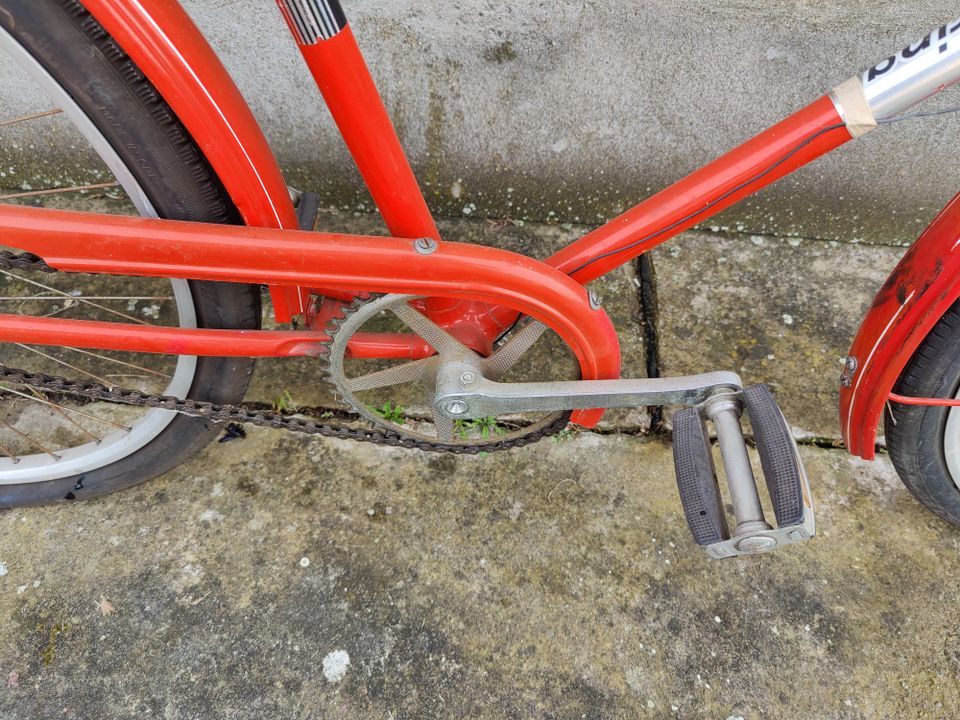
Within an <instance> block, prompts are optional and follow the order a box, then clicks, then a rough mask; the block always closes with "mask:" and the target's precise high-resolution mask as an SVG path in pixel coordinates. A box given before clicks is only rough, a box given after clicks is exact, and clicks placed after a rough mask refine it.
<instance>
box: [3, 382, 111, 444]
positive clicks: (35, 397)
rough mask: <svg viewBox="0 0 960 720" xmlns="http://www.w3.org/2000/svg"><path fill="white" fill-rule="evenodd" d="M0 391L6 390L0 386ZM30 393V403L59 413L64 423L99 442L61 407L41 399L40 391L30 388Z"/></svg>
mask: <svg viewBox="0 0 960 720" xmlns="http://www.w3.org/2000/svg"><path fill="white" fill-rule="evenodd" d="M0 389H6V388H3V387H2V386H0ZM30 392H31V393H32V394H33V397H28V398H27V399H28V400H31V401H34V402H38V403H40V404H41V405H46V406H48V407H51V408H53V410H54V411H55V412H57V413H59V414H60V416H61V417H63V419H64V420H66V421H67V422H68V423H70V424H71V425H75V426H76V427H77V428H78V429H79V430H80V432H82V433H83V434H84V435H86V436H87V437H88V438H90V439H91V440H93V441H94V442H95V443H98V442H100V438H99V437H97V436H96V435H94V434H93V433H92V432H90V431H89V430H87V429H86V428H85V427H84V426H83V425H81V424H80V423H78V422H77V421H76V420H74V419H73V418H72V417H70V416H69V415H67V412H66V410H65V409H64V408H63V407H62V406H60V405H57V403H55V402H51V401H50V400H47V399H46V398H45V397H41V396H40V391H39V390H37V389H36V388H34V387H32V388H30ZM14 394H17V395H20V394H21V393H14Z"/></svg>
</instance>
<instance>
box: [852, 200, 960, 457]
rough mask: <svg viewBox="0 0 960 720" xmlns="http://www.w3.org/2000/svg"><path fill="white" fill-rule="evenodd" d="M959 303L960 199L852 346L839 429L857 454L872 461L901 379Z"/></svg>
mask: <svg viewBox="0 0 960 720" xmlns="http://www.w3.org/2000/svg"><path fill="white" fill-rule="evenodd" d="M958 297H960V195H958V196H957V197H955V198H954V199H953V200H952V201H950V204H949V205H947V207H946V208H944V210H943V211H942V212H941V213H940V214H939V215H938V216H937V218H936V220H934V221H933V223H932V224H931V225H930V227H928V228H927V229H926V230H925V231H924V233H923V235H921V236H920V238H919V239H918V240H917V242H916V243H915V244H914V245H913V247H911V248H910V250H908V251H907V254H906V255H904V256H903V259H901V260H900V263H899V264H898V265H897V267H896V268H895V269H894V271H893V273H892V274H891V275H890V277H889V278H888V279H887V282H886V283H884V286H883V287H882V288H881V290H880V292H879V293H878V294H877V297H876V298H875V299H874V301H873V305H872V306H871V307H870V310H869V311H868V312H867V316H866V318H864V321H863V324H862V325H861V327H860V332H858V333H857V338H856V340H854V342H853V347H852V348H851V350H850V357H851V358H853V360H850V361H848V369H847V371H846V372H845V373H844V377H843V386H842V387H841V390H840V427H841V431H842V433H843V438H844V441H845V442H846V445H847V449H848V450H849V451H850V452H851V453H852V454H854V455H859V456H860V457H862V458H864V459H866V460H872V459H873V457H874V448H875V445H876V438H877V426H878V425H879V423H880V418H881V415H882V413H883V410H884V406H885V404H886V401H887V398H888V397H889V395H890V392H891V391H892V390H893V387H894V385H895V384H896V382H897V378H899V377H900V373H901V372H902V371H903V368H904V367H905V366H906V364H907V363H908V362H909V360H910V358H911V357H913V353H914V352H915V351H916V349H917V348H918V347H919V346H920V343H921V342H923V339H924V338H925V337H926V336H927V334H928V333H929V332H930V330H931V329H933V326H934V325H936V323H937V321H938V320H939V319H940V318H941V317H943V314H944V313H945V312H946V311H947V309H948V308H949V307H950V306H951V305H952V304H953V303H954V301H956V300H957V298H958ZM854 363H855V368H854V369H853V370H851V369H850V368H851V367H852V366H853V365H854Z"/></svg>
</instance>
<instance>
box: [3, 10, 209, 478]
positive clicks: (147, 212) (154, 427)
mask: <svg viewBox="0 0 960 720" xmlns="http://www.w3.org/2000/svg"><path fill="white" fill-rule="evenodd" d="M0 49H2V50H3V51H5V52H6V53H7V54H8V55H9V56H10V57H11V58H12V59H13V60H14V62H15V63H16V64H17V65H19V66H20V67H21V68H23V70H25V71H26V72H27V73H28V74H29V75H30V76H31V77H32V78H33V79H34V81H36V82H37V84H38V85H39V86H40V87H41V88H42V89H43V91H44V92H45V93H46V94H47V96H48V97H49V98H50V99H51V100H52V101H53V102H54V103H55V104H56V106H57V107H59V108H61V109H62V110H63V112H64V114H65V115H67V117H69V119H70V121H71V122H72V123H73V125H74V126H75V127H76V128H77V130H78V131H79V132H80V133H81V134H82V135H83V136H84V137H85V138H86V139H87V141H88V142H89V143H90V145H91V146H92V147H93V149H94V150H95V151H96V152H97V154H98V155H99V156H100V157H101V158H102V160H103V161H104V163H105V164H106V165H107V167H109V168H110V170H111V171H112V172H113V174H114V175H115V176H116V179H117V182H119V183H120V185H121V187H123V189H124V191H125V192H126V193H127V195H128V196H129V198H130V200H131V201H132V202H133V204H134V205H135V206H136V208H137V210H138V211H139V212H140V214H141V215H144V216H147V217H158V215H157V212H156V210H155V209H154V208H153V205H152V203H151V202H150V200H149V199H148V198H147V196H146V194H145V193H144V191H143V189H142V188H141V187H140V184H139V183H138V182H137V180H136V179H135V178H134V177H133V175H132V174H131V173H130V171H129V170H128V169H127V167H126V166H125V165H124V164H123V162H122V161H121V159H120V157H119V156H118V155H117V154H116V152H114V150H113V148H112V147H111V146H110V145H109V143H108V142H107V141H106V139H105V138H104V137H103V135H102V134H101V133H100V131H99V130H98V129H97V128H96V126H94V124H93V123H92V122H91V121H90V120H89V118H87V116H86V115H85V114H84V113H83V111H82V110H81V109H80V108H79V107H78V106H77V105H76V103H74V102H73V99H72V98H71V97H70V96H69V95H68V94H67V93H66V91H65V90H64V89H63V88H62V87H60V85H59V84H58V83H57V81H56V80H55V79H54V78H53V77H52V76H51V75H50V74H49V73H48V72H47V71H46V70H45V69H44V68H43V67H42V66H41V65H40V64H39V63H38V62H37V61H36V60H35V59H34V58H33V56H31V55H30V54H29V53H28V52H27V51H26V50H24V49H23V47H22V46H21V45H20V44H19V43H18V42H17V41H16V40H15V39H14V38H13V37H12V36H11V35H10V34H9V33H7V32H6V31H5V30H2V29H0ZM171 284H172V286H173V293H174V298H175V300H176V305H177V313H178V318H179V323H180V326H181V327H188V328H191V327H196V326H197V316H196V308H195V306H194V303H193V296H192V295H191V293H190V288H189V285H188V283H187V281H185V280H171ZM196 369H197V358H196V357H191V356H185V355H181V356H179V358H178V360H177V366H176V369H175V370H174V372H173V377H172V379H171V381H170V384H169V385H168V387H167V388H166V390H164V394H166V395H173V396H175V397H179V398H184V397H186V395H187V393H188V392H189V390H190V387H191V385H192V384H193V379H194V376H195V374H196ZM176 416H177V413H175V412H173V411H171V410H158V409H153V410H149V411H147V412H146V413H144V414H143V416H141V417H140V418H139V419H138V420H136V421H135V422H134V423H133V425H132V426H131V427H130V429H129V431H118V432H115V433H111V434H110V435H107V436H106V437H104V438H102V439H101V440H100V442H98V443H93V442H90V443H86V444H83V445H78V446H75V447H72V448H68V449H62V450H61V449H58V450H57V456H58V458H59V459H54V458H52V457H50V455H48V454H35V455H24V456H20V457H19V458H18V460H17V461H16V462H15V461H14V460H12V459H10V458H0V485H13V484H20V483H34V482H46V481H48V480H59V479H61V478H65V477H72V476H74V475H81V474H83V473H86V472H91V471H93V470H96V469H98V468H101V467H105V466H107V465H110V464H112V463H115V462H117V461H119V460H122V459H123V458H126V457H128V456H130V455H131V454H133V453H135V452H137V451H138V450H140V449H141V448H143V447H145V446H146V445H147V444H148V443H149V442H151V441H152V440H153V439H154V438H156V437H157V435H159V434H160V432H162V431H163V430H164V429H165V428H166V427H167V426H169V425H170V423H171V422H173V420H174V418H176Z"/></svg>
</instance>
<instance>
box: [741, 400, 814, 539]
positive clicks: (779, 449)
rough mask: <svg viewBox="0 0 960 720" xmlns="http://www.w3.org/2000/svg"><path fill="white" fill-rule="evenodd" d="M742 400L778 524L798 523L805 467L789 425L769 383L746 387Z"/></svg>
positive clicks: (800, 519) (801, 517) (801, 519)
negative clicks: (768, 385)
mask: <svg viewBox="0 0 960 720" xmlns="http://www.w3.org/2000/svg"><path fill="white" fill-rule="evenodd" d="M743 400H744V404H745V405H746V410H747V415H749V417H750V424H751V425H752V426H753V438H754V440H756V443H757V454H758V455H760V465H761V466H762V467H763V479H764V480H765V481H766V483H767V491H768V492H769V493H770V500H771V502H772V503H773V512H774V513H775V514H776V516H777V526H778V527H784V526H787V525H798V524H800V523H801V522H802V521H803V507H804V505H803V480H802V476H801V473H802V472H803V467H802V465H801V464H800V458H799V457H798V456H797V445H796V443H795V442H794V441H793V434H792V433H791V432H790V426H789V425H787V421H786V419H784V417H783V413H782V412H780V407H779V406H778V405H777V401H776V398H774V396H773V393H772V392H771V391H770V388H768V387H767V386H766V385H751V386H750V387H747V388H744V390H743Z"/></svg>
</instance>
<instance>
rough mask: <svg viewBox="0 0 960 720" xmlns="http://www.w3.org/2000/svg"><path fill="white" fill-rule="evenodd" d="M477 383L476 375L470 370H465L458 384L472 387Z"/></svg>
mask: <svg viewBox="0 0 960 720" xmlns="http://www.w3.org/2000/svg"><path fill="white" fill-rule="evenodd" d="M476 381H477V374H476V373H475V372H472V371H471V370H466V371H464V372H463V374H461V375H460V384H461V385H463V386H465V387H466V386H469V385H473V384H474V383H475V382H476Z"/></svg>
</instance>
